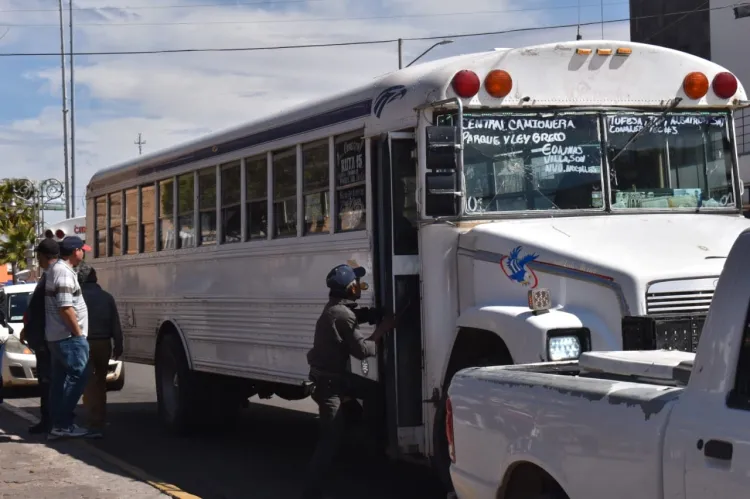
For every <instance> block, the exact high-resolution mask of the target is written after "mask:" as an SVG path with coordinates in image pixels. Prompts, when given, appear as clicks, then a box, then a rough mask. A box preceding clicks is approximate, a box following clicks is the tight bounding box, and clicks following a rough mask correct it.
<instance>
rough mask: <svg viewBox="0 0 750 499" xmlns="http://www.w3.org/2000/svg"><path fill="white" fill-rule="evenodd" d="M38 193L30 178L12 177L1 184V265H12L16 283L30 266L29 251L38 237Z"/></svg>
mask: <svg viewBox="0 0 750 499" xmlns="http://www.w3.org/2000/svg"><path fill="white" fill-rule="evenodd" d="M34 222H35V206H34V193H33V191H32V190H30V189H29V184H28V182H27V181H24V180H21V179H8V180H5V181H3V182H1V183H0V264H3V265H5V264H10V266H11V269H12V272H13V283H14V284H15V283H16V273H17V272H18V271H19V270H23V269H25V268H26V252H27V250H29V249H30V248H31V247H32V246H33V244H34V240H35V239H36V234H35V232H36V231H35V224H34Z"/></svg>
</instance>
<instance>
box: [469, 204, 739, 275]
mask: <svg viewBox="0 0 750 499" xmlns="http://www.w3.org/2000/svg"><path fill="white" fill-rule="evenodd" d="M748 227H750V220H748V219H746V218H744V217H741V216H737V215H716V214H705V213H703V214H664V215H653V214H649V215H645V214H644V215H613V216H586V217H570V218H545V219H533V220H528V219H527V220H504V221H497V222H491V223H486V224H482V225H478V226H476V227H474V228H473V229H472V230H470V231H468V232H466V233H464V234H463V235H462V236H461V238H460V240H459V246H460V248H461V249H462V250H469V251H473V252H476V254H477V255H480V254H481V255H483V256H482V258H484V259H494V260H496V261H499V260H500V259H502V258H503V257H505V258H506V259H507V258H512V256H511V253H512V252H513V251H514V249H516V248H518V250H517V253H516V257H517V261H519V262H522V261H523V259H524V258H526V257H527V256H528V258H531V257H533V256H534V255H536V259H534V260H532V261H533V262H534V263H537V264H541V263H547V264H552V265H555V266H562V267H567V268H570V269H576V270H581V271H585V272H590V273H596V274H599V275H603V276H608V277H610V278H613V279H615V280H622V279H628V278H629V279H633V280H637V281H641V282H644V281H646V282H648V281H652V280H656V279H663V278H677V279H679V278H683V277H711V276H718V275H719V274H720V273H721V270H722V268H723V267H724V262H725V259H726V257H727V255H728V254H729V250H730V249H731V247H732V244H733V243H734V241H735V239H737V237H738V236H739V234H740V233H741V232H742V231H743V230H744V229H746V228H748ZM526 261H528V260H526Z"/></svg>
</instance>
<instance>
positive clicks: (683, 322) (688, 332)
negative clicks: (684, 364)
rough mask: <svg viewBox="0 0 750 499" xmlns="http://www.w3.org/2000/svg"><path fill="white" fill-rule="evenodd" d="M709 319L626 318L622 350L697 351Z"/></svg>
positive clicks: (683, 317) (624, 319) (701, 316)
mask: <svg viewBox="0 0 750 499" xmlns="http://www.w3.org/2000/svg"><path fill="white" fill-rule="evenodd" d="M705 320H706V317H705V316H704V315H690V316H679V317H624V318H623V320H622V343H623V350H680V351H683V352H695V351H696V350H697V349H698V341H699V339H700V335H701V330H702V329H703V323H704V322H705Z"/></svg>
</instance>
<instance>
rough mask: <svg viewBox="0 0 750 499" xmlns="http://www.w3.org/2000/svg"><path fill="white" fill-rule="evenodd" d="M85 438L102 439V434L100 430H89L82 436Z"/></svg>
mask: <svg viewBox="0 0 750 499" xmlns="http://www.w3.org/2000/svg"><path fill="white" fill-rule="evenodd" d="M84 437H85V438H96V439H99V438H104V433H102V430H93V429H92V430H89V432H88V433H86V435H84Z"/></svg>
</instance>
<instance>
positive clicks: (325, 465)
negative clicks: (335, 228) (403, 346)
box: [304, 265, 393, 499]
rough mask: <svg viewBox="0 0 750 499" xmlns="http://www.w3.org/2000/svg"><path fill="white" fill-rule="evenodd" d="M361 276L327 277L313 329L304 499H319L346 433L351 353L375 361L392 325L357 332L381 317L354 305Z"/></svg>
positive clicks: (359, 271) (338, 273)
mask: <svg viewBox="0 0 750 499" xmlns="http://www.w3.org/2000/svg"><path fill="white" fill-rule="evenodd" d="M364 275H365V269H364V268H362V267H356V268H352V267H351V266H349V265H339V266H338V267H335V268H334V269H333V270H331V271H330V272H329V273H328V276H327V277H326V284H327V285H328V287H329V288H330V293H329V301H328V303H327V304H326V306H325V308H324V309H323V313H322V314H321V316H320V318H319V319H318V322H317V324H316V325H315V339H314V341H313V347H312V349H311V350H310V351H309V352H308V354H307V361H308V363H309V364H310V379H311V380H312V381H313V382H314V383H315V391H314V392H313V395H312V398H313V400H315V402H316V403H317V404H318V412H319V414H320V436H319V439H318V444H317V447H316V448H315V452H314V454H313V457H312V460H311V462H310V465H309V467H308V471H307V481H306V486H305V492H304V497H305V499H308V498H309V499H312V498H321V497H323V495H322V484H323V483H324V481H325V475H326V474H327V473H328V472H329V470H330V467H331V464H332V462H333V459H334V457H335V455H336V452H337V451H338V449H339V445H340V443H341V439H342V436H343V433H344V429H345V421H344V411H343V410H341V409H342V408H341V402H342V398H345V397H346V396H347V395H349V391H350V389H351V387H349V386H348V383H347V380H346V378H347V372H348V371H349V370H350V367H349V357H350V355H351V356H354V357H356V358H357V359H360V360H364V359H366V358H368V357H374V356H375V355H376V354H377V343H378V341H380V339H382V337H383V336H384V335H385V333H387V332H388V331H389V330H390V328H391V327H392V325H393V318H388V319H386V320H385V321H383V322H382V323H381V324H380V326H379V327H378V328H377V329H376V331H375V333H373V335H372V336H370V337H369V338H366V337H365V336H364V335H363V334H362V332H361V331H360V329H359V324H363V323H365V322H367V323H369V324H376V323H378V322H380V320H381V318H382V313H380V311H378V310H377V309H373V308H366V307H362V308H359V307H358V306H357V303H356V300H357V299H359V298H361V296H362V289H363V285H362V284H361V283H360V279H361V278H362V277H363V276H364ZM365 289H366V288H365Z"/></svg>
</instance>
